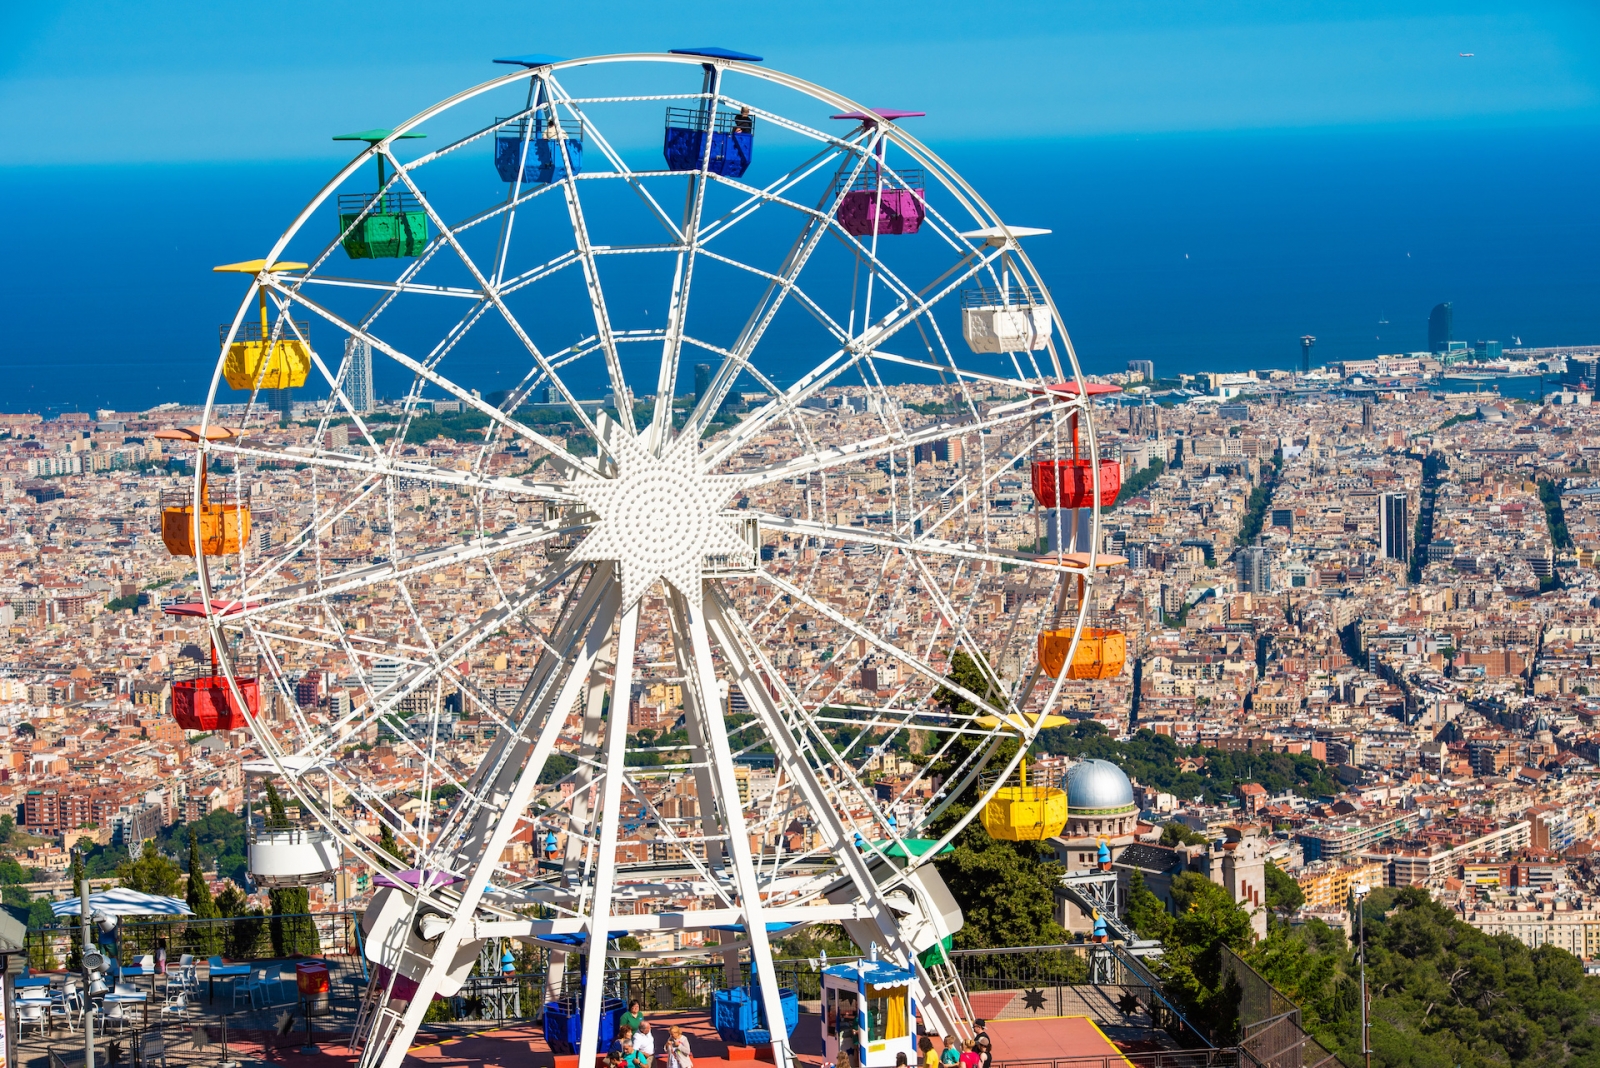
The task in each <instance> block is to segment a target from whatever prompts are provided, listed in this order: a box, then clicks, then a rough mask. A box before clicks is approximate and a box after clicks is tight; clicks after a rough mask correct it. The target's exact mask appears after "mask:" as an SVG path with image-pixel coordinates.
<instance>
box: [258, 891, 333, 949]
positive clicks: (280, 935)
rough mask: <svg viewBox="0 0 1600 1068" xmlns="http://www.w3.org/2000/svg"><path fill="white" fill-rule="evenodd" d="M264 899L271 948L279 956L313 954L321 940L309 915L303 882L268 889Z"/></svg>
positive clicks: (307, 898)
mask: <svg viewBox="0 0 1600 1068" xmlns="http://www.w3.org/2000/svg"><path fill="white" fill-rule="evenodd" d="M267 899H268V900H269V901H270V902H271V907H272V921H271V924H270V929H271V932H272V952H273V953H274V954H275V955H276V956H279V957H290V956H295V955H304V956H308V957H311V956H316V954H317V953H319V952H320V951H321V949H322V944H321V940H320V939H319V938H318V937H317V925H316V923H315V922H313V920H312V919H311V916H310V912H311V893H310V891H308V890H307V889H306V888H305V887H303V886H285V887H280V888H279V889H276V890H270V891H268V892H267Z"/></svg>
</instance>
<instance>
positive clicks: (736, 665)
mask: <svg viewBox="0 0 1600 1068" xmlns="http://www.w3.org/2000/svg"><path fill="white" fill-rule="evenodd" d="M707 593H708V596H707V598H706V601H707V604H706V608H707V615H708V617H709V621H710V625H711V628H712V629H713V630H714V631H715V632H716V635H717V645H718V646H719V647H720V648H721V649H722V653H723V656H724V658H725V659H726V660H727V661H728V666H729V668H730V669H731V670H732V671H733V673H734V675H735V677H736V681H737V682H738V684H739V688H740V690H741V691H743V693H744V695H745V700H746V701H748V702H749V704H750V708H751V711H753V712H755V713H756V715H757V716H758V717H759V718H760V719H761V721H762V726H763V727H765V728H766V735H767V737H768V738H769V739H770V740H771V741H772V745H773V748H774V749H776V750H777V754H778V762H779V764H780V766H782V767H783V768H784V769H785V770H787V771H788V772H789V774H790V775H791V776H792V777H793V779H794V782H795V785H796V786H797V787H798V788H799V790H800V792H801V795H802V796H803V797H804V798H805V800H806V805H807V807H808V808H809V809H810V810H811V812H812V813H813V815H814V816H815V817H816V820H817V827H818V830H819V831H820V832H821V833H822V838H823V841H824V843H826V845H827V846H828V850H829V852H831V853H832V854H833V855H834V857H835V858H837V859H838V861H839V863H840V867H842V868H843V869H844V870H845V872H846V873H847V874H848V875H849V877H850V879H851V881H852V882H854V883H855V887H856V893H857V894H858V895H859V897H860V900H861V903H862V904H863V905H865V906H866V908H867V910H868V912H869V913H870V918H871V920H872V922H873V923H874V925H875V926H876V927H877V929H878V931H879V933H880V934H881V935H882V936H883V945H884V946H885V947H886V948H888V949H889V950H891V951H892V952H894V953H895V954H897V955H899V956H901V957H903V958H904V960H905V962H906V963H907V965H908V966H909V967H910V968H911V970H912V973H913V974H914V975H915V976H916V981H915V984H914V990H915V993H916V997H917V1004H919V1005H921V1006H923V1007H924V1011H925V1012H926V1013H927V1014H928V1015H929V1016H932V1017H933V1018H934V1025H935V1027H936V1028H937V1030H938V1031H939V1033H940V1034H947V1035H957V1036H962V1037H965V1031H964V1028H963V1027H962V1024H961V1021H960V1018H959V1016H958V1015H957V1013H956V1012H955V1011H954V1009H953V1007H951V1006H947V1005H945V1004H944V1003H943V1002H942V1001H941V1000H940V998H939V997H938V996H937V995H936V992H935V990H934V987H933V984H932V982H931V980H930V978H929V976H928V975H927V973H926V972H925V971H923V970H922V968H921V967H920V966H919V965H918V963H917V961H916V955H915V953H914V951H913V950H912V947H911V946H910V945H908V944H907V943H906V942H905V941H904V940H903V939H902V937H901V935H900V924H899V921H898V920H896V919H895V917H894V913H893V912H892V911H891V910H890V909H889V907H888V905H887V904H886V903H885V902H884V900H883V892H882V891H881V890H880V889H879V887H878V885H877V881H876V880H875V879H874V878H873V876H872V871H871V869H870V868H869V867H868V865H867V861H866V858H865V857H863V856H862V855H861V851H860V850H858V849H857V848H856V847H855V844H854V842H855V839H854V835H853V833H852V830H851V828H849V827H846V826H845V825H844V822H843V821H842V820H841V819H840V818H839V813H838V810H837V809H836V808H835V807H834V805H833V803H832V802H831V801H830V800H829V799H828V793H827V787H826V785H825V784H824V783H823V782H822V780H821V778H820V777H819V776H818V775H817V773H816V769H815V768H813V767H812V766H811V763H810V762H809V761H808V760H807V758H806V754H805V752H804V751H803V749H802V747H801V744H800V741H799V739H797V738H796V737H795V736H794V734H793V733H792V732H791V731H790V730H789V727H788V724H786V723H785V722H784V719H783V715H782V710H781V709H780V708H779V706H778V705H777V703H776V702H775V701H774V700H773V698H772V695H771V694H770V693H769V692H768V691H767V689H766V685H765V683H764V681H763V677H762V674H763V672H761V671H758V666H759V665H757V664H756V663H754V662H753V661H752V658H751V655H750V654H749V653H747V652H746V650H745V647H744V643H743V640H742V634H743V630H742V624H741V623H740V622H739V619H738V616H737V614H736V612H735V611H734V609H733V606H732V605H731V604H730V603H729V602H728V598H727V596H726V594H724V593H723V592H722V591H721V590H720V589H717V590H710V589H708V591H707ZM767 677H768V678H770V679H772V680H773V683H774V685H777V686H778V687H779V689H780V693H781V694H782V697H783V699H784V700H786V701H791V702H792V701H794V700H795V698H794V696H793V695H792V694H791V693H789V691H788V688H787V687H786V686H784V684H783V682H782V680H781V679H780V678H779V677H778V676H777V675H776V673H770V674H768V675H767ZM907 890H908V892H909V890H910V888H909V887H907ZM864 948H865V947H863V949H864Z"/></svg>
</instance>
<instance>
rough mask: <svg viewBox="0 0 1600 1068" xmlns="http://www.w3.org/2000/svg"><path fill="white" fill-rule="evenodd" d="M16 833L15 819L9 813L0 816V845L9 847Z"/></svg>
mask: <svg viewBox="0 0 1600 1068" xmlns="http://www.w3.org/2000/svg"><path fill="white" fill-rule="evenodd" d="M16 833H17V819H16V817H15V816H13V815H11V814H10V813H7V814H5V815H4V816H0V845H10V844H11V839H12V838H14V837H15V836H16Z"/></svg>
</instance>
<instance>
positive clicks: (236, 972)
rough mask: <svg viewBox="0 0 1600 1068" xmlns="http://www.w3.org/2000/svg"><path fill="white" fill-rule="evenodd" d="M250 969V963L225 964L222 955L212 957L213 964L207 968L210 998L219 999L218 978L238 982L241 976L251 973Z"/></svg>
mask: <svg viewBox="0 0 1600 1068" xmlns="http://www.w3.org/2000/svg"><path fill="white" fill-rule="evenodd" d="M250 970H251V967H250V965H248V964H223V963H222V958H221V957H212V958H211V966H210V967H209V968H208V969H207V970H206V972H207V978H206V986H207V989H208V991H209V994H208V996H209V998H210V1000H211V1001H212V1002H215V1001H216V1000H217V980H218V979H227V980H229V981H230V982H234V983H237V982H238V981H239V979H240V978H241V977H243V976H247V975H249V974H250Z"/></svg>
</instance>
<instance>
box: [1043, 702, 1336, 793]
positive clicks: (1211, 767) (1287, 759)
mask: <svg viewBox="0 0 1600 1068" xmlns="http://www.w3.org/2000/svg"><path fill="white" fill-rule="evenodd" d="M1036 746H1037V748H1039V749H1040V750H1043V751H1044V752H1048V753H1058V754H1060V755H1062V756H1069V757H1072V758H1073V759H1075V760H1081V759H1084V758H1087V757H1097V758H1099V759H1101V760H1109V761H1111V763H1113V764H1115V765H1117V767H1119V768H1121V769H1122V770H1123V771H1125V772H1127V773H1128V775H1129V776H1130V777H1131V778H1135V779H1138V780H1139V781H1140V782H1141V783H1144V784H1145V785H1146V786H1153V787H1155V788H1156V789H1158V790H1161V791H1163V792H1165V793H1169V794H1173V795H1175V796H1177V797H1181V798H1184V799H1188V798H1192V797H1203V798H1204V799H1205V800H1206V801H1207V802H1208V803H1210V804H1219V803H1221V802H1223V801H1224V800H1226V799H1227V798H1229V797H1231V796H1232V795H1233V792H1234V790H1236V789H1237V788H1238V787H1239V786H1240V785H1242V784H1244V783H1247V782H1255V783H1260V784H1261V785H1262V787H1264V788H1265V789H1266V790H1267V792H1268V793H1272V794H1280V793H1285V792H1289V791H1292V792H1294V793H1297V794H1300V795H1301V796H1303V797H1320V796H1325V795H1331V794H1334V793H1336V792H1337V790H1338V787H1337V785H1336V784H1335V783H1334V781H1333V776H1332V775H1331V774H1329V772H1328V766H1327V765H1326V764H1324V763H1323V762H1322V761H1320V760H1317V759H1315V758H1314V757H1310V756H1307V755H1305V754H1304V753H1254V752H1253V753H1235V752H1231V751H1228V750H1224V749H1204V748H1201V747H1200V746H1192V747H1185V746H1181V745H1179V744H1178V743H1177V742H1175V741H1173V740H1172V738H1171V736H1169V735H1165V734H1156V733H1154V732H1152V731H1139V732H1138V733H1137V734H1135V735H1134V736H1133V737H1132V738H1129V739H1128V740H1127V741H1126V742H1119V741H1117V740H1116V739H1115V738H1112V737H1111V735H1109V734H1107V733H1106V729H1105V728H1104V727H1102V726H1100V724H1098V723H1096V722H1094V721H1093V720H1081V721H1079V722H1078V723H1075V724H1073V725H1072V726H1070V727H1050V728H1048V729H1046V730H1044V731H1041V732H1040V733H1039V741H1038V742H1037V743H1036ZM1184 757H1204V758H1205V762H1204V763H1203V764H1201V766H1200V767H1199V769H1198V770H1196V771H1183V770H1181V769H1180V768H1179V767H1178V761H1179V760H1181V759H1182V758H1184Z"/></svg>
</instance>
